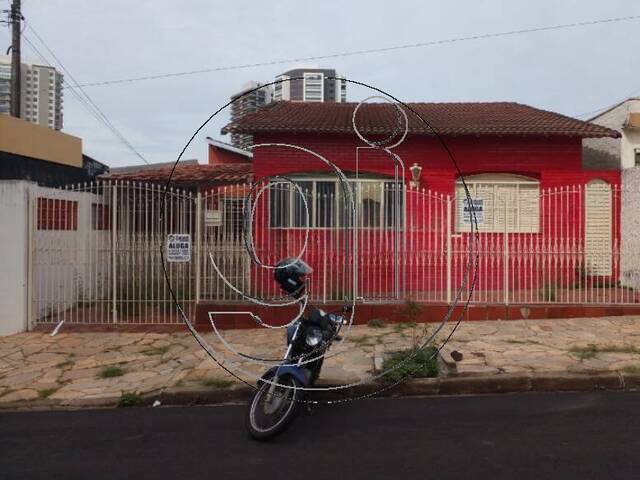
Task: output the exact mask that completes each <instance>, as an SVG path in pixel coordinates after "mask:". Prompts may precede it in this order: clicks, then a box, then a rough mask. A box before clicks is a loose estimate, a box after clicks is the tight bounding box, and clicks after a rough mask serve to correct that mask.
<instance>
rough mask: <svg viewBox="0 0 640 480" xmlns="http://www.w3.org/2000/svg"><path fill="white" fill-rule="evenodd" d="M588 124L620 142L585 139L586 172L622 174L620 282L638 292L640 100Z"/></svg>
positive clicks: (639, 280) (633, 99)
mask: <svg viewBox="0 0 640 480" xmlns="http://www.w3.org/2000/svg"><path fill="white" fill-rule="evenodd" d="M590 122H592V123H596V124H598V125H603V126H605V127H608V128H611V129H613V130H617V131H618V132H620V137H619V138H597V139H586V140H584V142H583V156H584V163H585V168H611V169H615V170H622V186H621V189H622V191H621V197H622V207H621V219H620V223H621V225H620V229H621V249H622V251H623V253H624V254H623V255H622V258H621V281H622V284H623V285H626V286H630V287H633V288H640V256H638V255H637V252H640V215H639V214H638V212H640V98H629V99H627V100H625V101H624V102H621V103H619V104H617V105H614V106H613V107H611V108H609V109H607V110H605V111H604V112H602V113H600V114H598V115H596V116H595V117H593V118H592V119H591V120H590Z"/></svg>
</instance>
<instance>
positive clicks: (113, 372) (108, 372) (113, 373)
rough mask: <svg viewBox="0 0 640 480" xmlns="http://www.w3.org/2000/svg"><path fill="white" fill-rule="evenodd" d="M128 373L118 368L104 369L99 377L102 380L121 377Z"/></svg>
mask: <svg viewBox="0 0 640 480" xmlns="http://www.w3.org/2000/svg"><path fill="white" fill-rule="evenodd" d="M125 373H126V370H125V369H123V368H120V367H116V366H113V365H112V366H110V367H106V368H103V369H102V370H100V373H99V374H98V377H100V378H113V377H121V376H122V375H124V374H125Z"/></svg>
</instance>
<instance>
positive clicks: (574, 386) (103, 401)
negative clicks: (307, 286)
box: [0, 372, 640, 410]
mask: <svg viewBox="0 0 640 480" xmlns="http://www.w3.org/2000/svg"><path fill="white" fill-rule="evenodd" d="M323 386H326V387H331V386H336V385H335V384H334V385H332V384H326V383H324V384H323ZM605 390H607V391H634V390H640V374H637V373H626V372H624V373H623V372H605V373H596V374H575V373H536V374H530V375H510V374H502V375H490V376H452V377H443V378H421V379H412V380H408V381H406V382H403V383H401V384H399V385H396V386H394V387H392V388H389V384H386V383H383V382H377V383H367V384H362V385H354V386H351V387H348V388H339V389H331V388H329V389H328V390H326V391H323V392H316V393H314V394H313V399H314V400H317V401H319V402H324V401H330V402H331V401H334V402H339V401H345V400H349V399H354V398H362V397H412V396H447V395H486V394H496V393H522V392H558V391H562V392H568V391H573V392H589V391H605ZM252 392H253V389H252V388H251V387H248V386H246V385H237V386H233V387H231V388H227V389H210V388H209V389H197V390H193V389H189V388H169V389H165V390H163V391H160V392H159V391H155V392H150V393H147V394H142V395H141V402H140V404H139V406H151V405H153V404H154V403H155V402H160V404H161V405H172V406H178V405H213V404H225V403H246V401H247V400H248V399H249V397H250V396H251V393H252ZM118 401H119V398H118V397H113V396H110V397H97V398H85V399H83V398H77V399H70V400H52V399H47V400H31V401H21V402H8V403H0V410H53V409H78V408H112V407H117V406H118Z"/></svg>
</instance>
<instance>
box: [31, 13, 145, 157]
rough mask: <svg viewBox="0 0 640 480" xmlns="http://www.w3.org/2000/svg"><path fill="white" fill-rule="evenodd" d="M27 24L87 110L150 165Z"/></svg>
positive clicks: (41, 55)
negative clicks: (69, 80)
mask: <svg viewBox="0 0 640 480" xmlns="http://www.w3.org/2000/svg"><path fill="white" fill-rule="evenodd" d="M25 24H26V25H27V27H28V28H29V29H30V30H31V32H33V34H34V35H35V36H36V37H37V38H38V40H39V41H40V43H42V45H43V46H44V47H45V48H46V49H47V51H48V52H49V53H50V54H51V56H52V57H53V58H54V59H55V60H56V61H57V62H58V64H59V65H60V68H61V69H62V70H63V71H64V72H65V76H68V77H69V78H70V79H71V80H72V82H73V83H74V84H75V87H76V88H77V89H78V90H79V91H80V92H81V93H82V95H84V97H85V98H83V97H82V96H81V95H80V94H78V92H76V90H75V88H74V86H72V85H70V84H69V82H68V81H67V80H66V78H63V83H65V84H66V86H67V88H68V89H69V90H71V93H73V94H74V96H75V97H76V98H77V99H78V101H79V102H80V103H81V104H82V105H83V106H84V107H85V108H87V110H88V111H89V112H90V113H91V114H93V116H94V117H96V118H97V119H98V120H99V121H100V122H101V123H103V124H104V125H105V126H106V127H107V128H108V129H109V131H111V133H113V134H114V135H115V136H116V137H117V138H118V139H119V140H120V141H121V142H122V143H123V144H124V145H125V146H126V147H127V148H128V149H129V150H131V151H132V152H133V153H134V154H135V155H136V156H137V157H138V158H140V159H141V160H142V161H143V162H144V163H146V164H147V165H148V164H149V162H148V161H147V160H146V159H145V158H144V157H143V156H142V154H140V152H138V150H136V149H135V147H134V146H133V145H131V143H130V142H129V141H128V140H127V139H126V138H125V137H124V135H122V133H120V131H119V130H118V129H117V128H116V127H115V125H113V123H112V122H111V121H110V120H109V118H108V117H107V116H106V114H105V113H104V112H103V111H102V110H101V109H100V107H98V105H97V104H96V103H95V102H94V101H93V100H92V99H91V97H90V96H89V95H88V94H87V93H86V92H85V91H84V90H83V89H82V87H81V86H80V84H79V83H78V82H77V81H76V79H75V78H74V77H73V75H72V74H71V72H70V71H69V70H67V68H66V67H65V66H64V64H63V63H62V61H61V60H60V59H59V58H58V56H57V55H56V54H55V53H54V52H53V51H52V50H51V49H50V48H49V46H48V45H47V43H46V42H45V41H44V40H43V39H42V37H41V36H40V35H39V34H38V32H36V31H35V29H34V28H33V27H32V26H31V24H29V23H27V22H26V20H25ZM23 38H24V39H25V41H26V42H27V43H28V44H29V46H30V47H31V48H32V49H33V50H34V51H35V52H36V54H37V55H38V56H39V57H40V58H41V59H42V60H43V61H44V62H45V63H46V64H47V65H49V66H50V67H53V65H51V64H50V63H49V61H48V60H47V58H46V57H45V56H44V55H43V54H42V52H40V50H38V48H37V47H36V46H35V45H34V44H33V42H31V40H29V38H28V37H27V36H26V35H24V34H23Z"/></svg>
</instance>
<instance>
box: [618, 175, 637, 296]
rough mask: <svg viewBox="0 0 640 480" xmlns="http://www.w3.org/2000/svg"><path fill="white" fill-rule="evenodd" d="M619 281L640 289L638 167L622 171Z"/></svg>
mask: <svg viewBox="0 0 640 480" xmlns="http://www.w3.org/2000/svg"><path fill="white" fill-rule="evenodd" d="M620 226H621V230H622V231H621V236H622V238H621V244H620V250H621V251H620V281H621V283H622V285H625V286H628V287H633V288H636V289H640V168H629V169H626V170H624V171H623V172H622V211H621V213H620Z"/></svg>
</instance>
